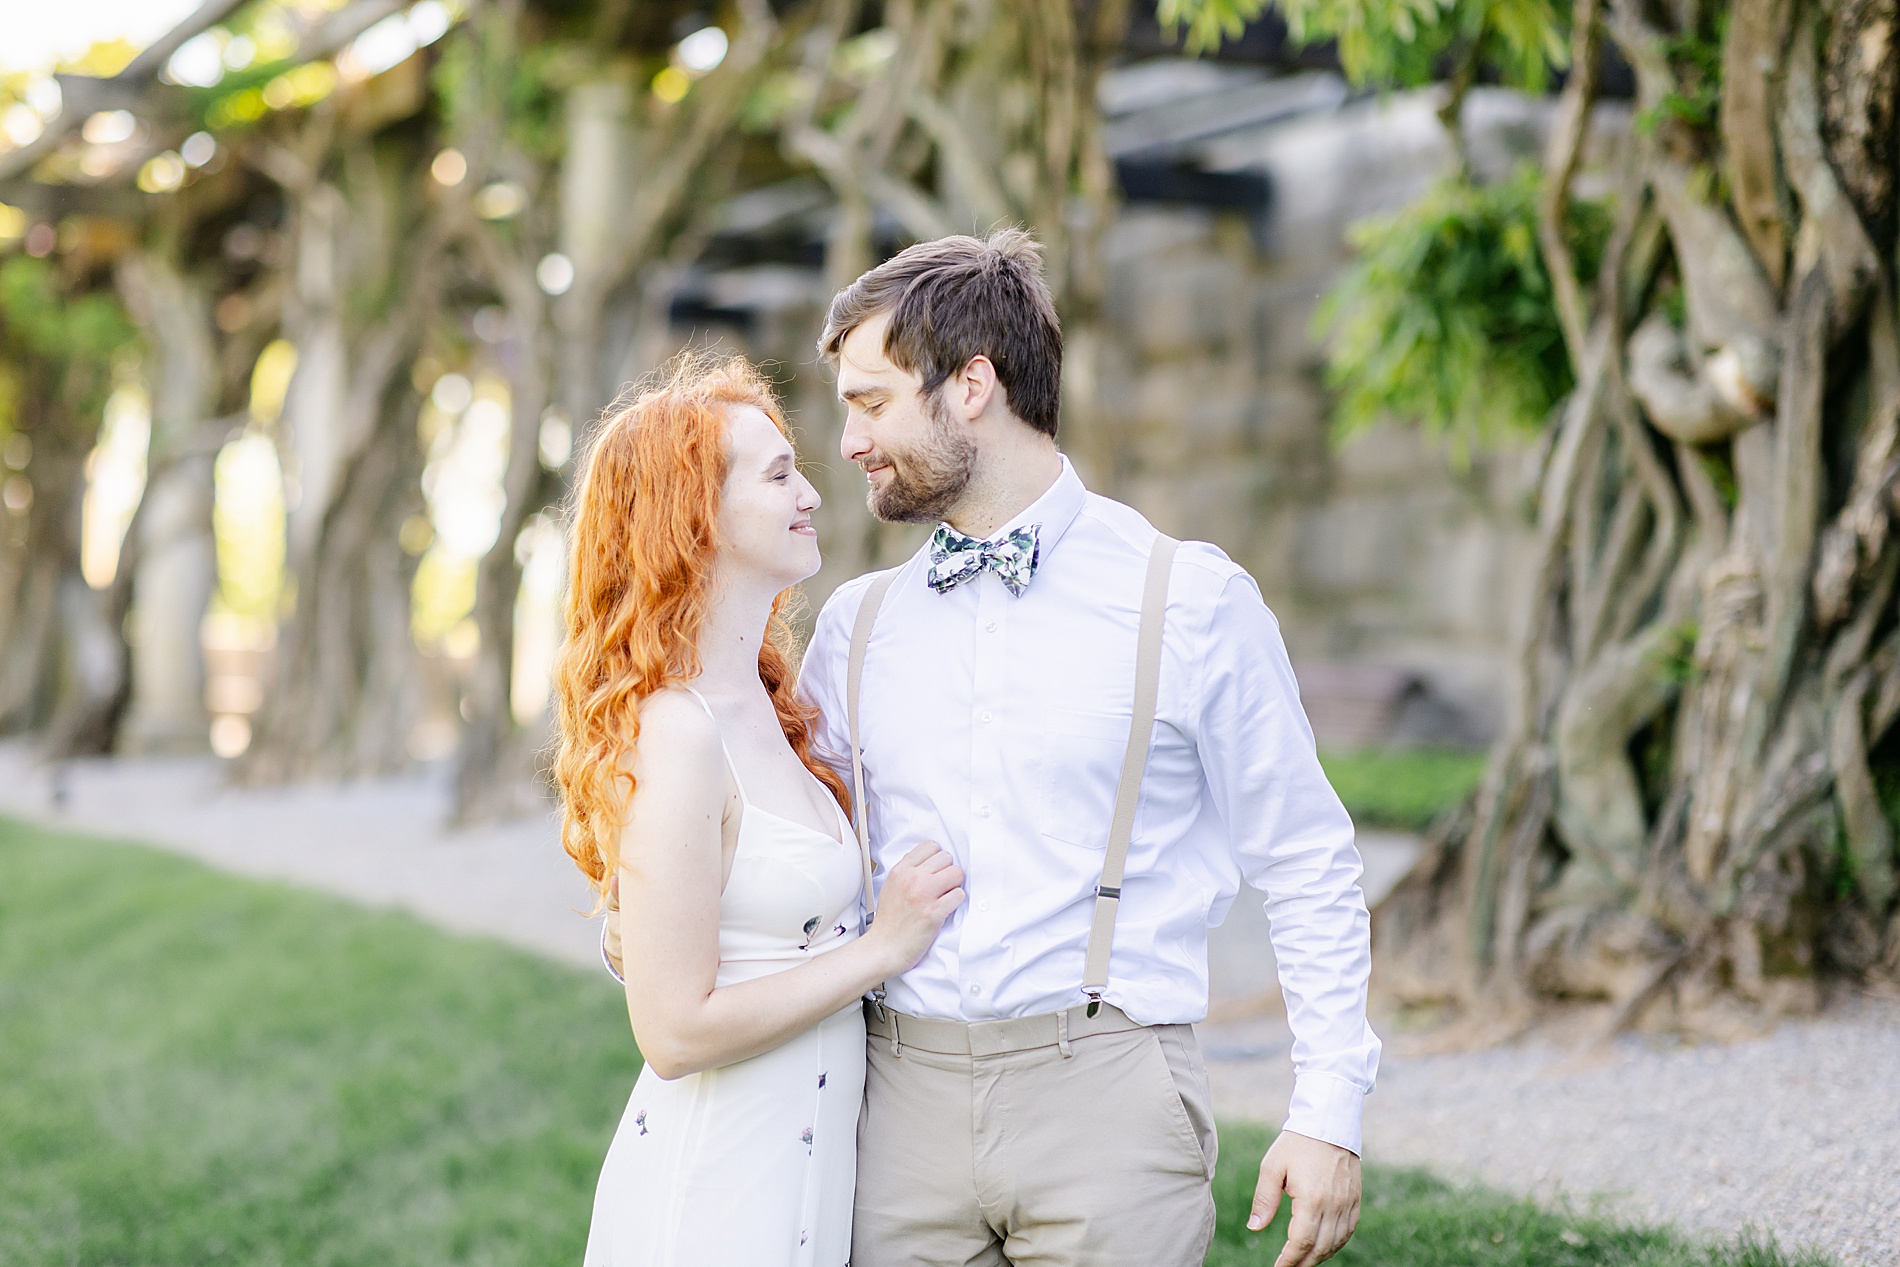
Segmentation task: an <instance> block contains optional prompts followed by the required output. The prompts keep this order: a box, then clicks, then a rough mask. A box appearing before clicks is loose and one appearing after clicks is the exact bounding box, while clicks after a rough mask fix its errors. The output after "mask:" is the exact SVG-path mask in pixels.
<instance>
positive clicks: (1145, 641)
mask: <svg viewBox="0 0 1900 1267" xmlns="http://www.w3.org/2000/svg"><path fill="white" fill-rule="evenodd" d="M1178 545H1180V542H1178V541H1176V540H1175V539H1174V538H1173V537H1170V536H1167V535H1165V534H1157V535H1156V537H1155V544H1154V549H1153V550H1152V551H1150V552H1149V555H1148V576H1147V580H1146V582H1145V583H1144V585H1143V588H1142V594H1141V626H1140V629H1139V632H1138V633H1137V634H1136V636H1135V715H1134V718H1133V720H1132V721H1131V722H1130V723H1129V727H1128V749H1127V751H1126V752H1124V753H1123V754H1122V774H1121V783H1120V785H1119V786H1118V787H1117V788H1116V790H1115V816H1114V818H1113V819H1111V820H1110V826H1109V829H1108V852H1107V854H1106V855H1105V856H1104V857H1103V859H1102V878H1101V880H1100V882H1099V883H1097V884H1096V886H1095V919H1094V922H1093V923H1092V924H1091V925H1090V927H1089V948H1088V957H1087V959H1086V960H1085V961H1084V967H1083V970H1082V992H1083V993H1084V994H1086V995H1088V998H1089V1015H1090V1016H1094V1015H1095V1014H1096V1012H1098V1011H1099V1010H1100V1009H1101V1005H1102V990H1103V988H1104V987H1106V986H1107V985H1108V959H1109V954H1110V952H1111V950H1112V949H1113V947H1114V944H1115V913H1116V910H1117V909H1118V908H1119V906H1120V904H1121V896H1122V871H1123V869H1124V868H1125V867H1126V866H1127V865H1128V842H1129V840H1130V839H1131V838H1132V837H1133V836H1134V833H1135V807H1136V804H1137V802H1138V800H1139V799H1140V796H1141V776H1142V772H1143V771H1144V770H1146V769H1147V766H1148V745H1149V741H1150V739H1151V738H1152V736H1153V733H1154V721H1155V701H1156V698H1157V696H1158V695H1159V693H1160V687H1161V630H1162V623H1163V619H1164V616H1165V614H1166V611H1167V606H1168V577H1169V575H1170V573H1171V571H1172V569H1173V565H1174V551H1175V547H1176V546H1178ZM900 570H901V569H898V568H893V569H891V570H890V571H888V572H886V573H884V574H883V575H882V576H880V577H878V578H877V579H876V580H874V581H872V582H871V585H870V588H869V589H867V590H865V592H864V599H863V601H862V602H860V603H859V604H858V619H857V623H856V624H855V625H854V626H853V627H852V630H851V659H850V662H849V667H848V668H847V669H846V674H845V714H846V719H847V724H848V726H849V728H850V732H851V794H852V808H853V814H852V817H853V819H854V825H855V826H856V828H857V832H858V851H859V853H860V855H861V859H862V862H863V864H864V903H865V907H866V909H867V910H868V909H869V908H870V906H871V901H872V898H871V870H872V868H871V826H870V823H869V821H868V818H867V816H866V814H865V808H864V804H865V798H864V745H863V744H862V743H861V742H860V740H859V737H858V693H859V688H860V686H861V685H862V684H863V681H864V649H865V647H866V646H867V645H868V644H869V643H870V640H871V626H872V625H874V624H875V623H877V612H878V608H879V607H881V606H883V604H884V595H885V593H886V592H887V591H888V590H889V589H890V588H891V582H892V581H894V580H896V579H897V574H898V572H899V571H900ZM871 996H872V998H873V999H875V1000H877V1001H878V1002H879V1003H880V1004H881V1003H882V1001H883V997H884V990H883V988H882V987H881V986H880V987H879V988H878V989H876V990H873V991H872V992H871Z"/></svg>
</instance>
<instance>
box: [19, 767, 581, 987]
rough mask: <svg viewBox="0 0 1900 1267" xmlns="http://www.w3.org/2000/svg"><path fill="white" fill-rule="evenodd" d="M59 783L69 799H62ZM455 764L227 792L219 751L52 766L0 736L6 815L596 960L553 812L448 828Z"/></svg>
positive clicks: (573, 958) (576, 959)
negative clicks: (393, 775) (340, 781)
mask: <svg viewBox="0 0 1900 1267" xmlns="http://www.w3.org/2000/svg"><path fill="white" fill-rule="evenodd" d="M56 788H58V789H60V790H62V791H63V795H56ZM448 796H449V788H448V783H447V772H446V771H436V772H430V773H424V774H419V775H416V776H414V777H411V778H400V779H375V780H359V781H357V782H353V783H349V784H344V785H337V784H322V783H313V784H302V785H298V786H294V787H286V788H243V789H239V788H231V787H227V786H226V785H225V784H224V781H223V775H222V771H221V769H220V768H219V764H218V763H217V762H216V761H214V760H213V759H211V758H176V759H157V758H145V759H140V760H136V761H75V762H71V763H68V764H67V765H65V766H64V767H62V770H61V772H60V774H59V775H58V776H57V777H56V776H55V774H54V773H53V772H52V771H50V770H48V769H47V768H46V767H44V766H41V765H39V764H38V763H36V762H35V761H34V760H33V759H32V758H31V757H30V756H29V754H28V753H27V751H26V750H25V749H24V748H22V747H21V746H19V745H18V744H14V743H7V744H0V813H9V814H15V815H18V816H20V817H23V818H31V819H34V820H36V821H39V822H44V823H49V824H52V825H56V826H63V827H71V828H74V829H76V830H81V831H88V832H92V833H94V834H96V835H101V836H116V837H121V838H126V839H137V840H142V841H147V842H150V843H153V844H157V845H162V846H164V847H165V848H167V849H171V850H175V851H176V852H178V853H183V854H188V855H190V856H192V857H194V858H198V859H200V860H201V861H204V862H207V863H209V864H211V865H212V866H215V867H219V868H221V869H223V870H226V871H234V872H237V873H238V874H240V875H249V876H256V877H259V878H262V879H271V880H287V881H290V882H291V883H293V884H300V885H304V886H306V887H308V888H313V889H320V890H322V891H324V892H327V893H334V894H336V895H338V896H340V897H346V898H349V899H351V900H352V901H356V902H361V903H363V904H365V905H368V906H390V907H397V908H400V909H402V910H406V911H409V912H410V913H412V914H414V915H418V916H420V917H422V918H423V919H425V920H428V921H430V922H431V923H434V924H436V925H439V926H440V927H443V928H449V929H453V930H455V931H456V932H463V933H485V934H487V935H489V936H492V937H497V938H500V939H501V940H502V941H505V942H509V943H512V944H513V945H516V946H520V947H522V948H523V949H525V950H531V951H534V952H536V953H537V954H543V955H548V956H550V957H552V958H555V959H562V960H566V961H567V962H569V963H574V964H581V965H590V964H597V963H599V962H600V950H599V946H600V929H599V927H598V926H597V925H595V924H594V923H593V921H591V920H589V919H587V918H586V917H585V916H584V914H583V912H586V911H588V910H591V909H592V908H593V904H594V903H593V894H592V892H591V891H590V890H589V889H588V887H587V883H586V881H585V880H583V879H582V878H581V874H580V872H578V871H577V870H575V869H574V864H573V863H572V862H570V861H568V858H567V855H566V854H565V853H563V852H561V844H560V831H559V828H558V827H557V826H556V823H555V819H554V815H553V813H552V811H550V812H549V813H547V814H546V815H543V816H540V817H536V818H528V819H520V820H517V821H515V822H510V823H501V824H497V825H494V826H490V827H482V828H479V829H476V830H473V831H458V832H451V831H449V830H447V829H446V828H445V827H444V825H443V822H444V817H445V815H446V813H447V810H448V803H449V801H448Z"/></svg>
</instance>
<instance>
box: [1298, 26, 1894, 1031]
mask: <svg viewBox="0 0 1900 1267" xmlns="http://www.w3.org/2000/svg"><path fill="white" fill-rule="evenodd" d="M1285 7H1286V8H1287V9H1288V10H1289V12H1290V15H1291V16H1292V17H1293V18H1294V20H1295V24H1296V25H1297V23H1298V21H1299V19H1300V18H1301V17H1302V16H1303V14H1302V11H1303V10H1307V11H1308V12H1306V13H1304V16H1306V17H1307V18H1309V19H1311V20H1312V21H1315V22H1319V21H1322V20H1324V21H1326V22H1329V23H1330V24H1331V25H1330V27H1329V28H1328V29H1329V30H1330V31H1332V32H1333V33H1337V34H1339V35H1340V36H1341V39H1342V45H1341V47H1342V50H1343V51H1344V53H1345V54H1346V59H1347V64H1348V67H1349V69H1350V68H1351V67H1352V66H1353V65H1354V58H1355V56H1356V57H1357V64H1358V66H1359V68H1360V70H1361V71H1362V73H1364V74H1367V75H1369V76H1371V77H1380V76H1383V77H1384V78H1386V79H1387V80H1388V81H1394V80H1396V81H1400V82H1402V81H1404V79H1405V78H1406V77H1407V76H1408V75H1411V76H1415V77H1420V78H1422V77H1424V76H1427V75H1430V74H1433V73H1445V72H1446V70H1447V68H1449V76H1450V83H1449V86H1448V87H1449V92H1448V109H1447V112H1446V114H1445V115H1444V116H1443V117H1444V118H1445V119H1446V120H1447V122H1448V125H1449V126H1451V127H1453V128H1456V126H1457V103H1458V96H1459V94H1460V93H1461V91H1462V90H1463V88H1464V87H1466V86H1468V85H1469V84H1470V83H1471V82H1472V81H1473V79H1474V77H1475V76H1477V75H1480V74H1499V75H1502V77H1504V78H1505V79H1507V80H1511V79H1516V80H1519V81H1523V80H1525V79H1527V78H1529V79H1534V78H1535V77H1536V76H1537V75H1538V74H1540V73H1541V70H1540V67H1539V66H1538V63H1539V62H1540V61H1547V63H1548V64H1549V65H1551V66H1554V67H1558V68H1567V70H1566V71H1565V79H1564V82H1563V84H1562V89H1561V94H1560V96H1559V98H1558V106H1557V110H1556V112H1555V118H1554V121H1553V124H1552V129H1551V134H1550V137H1549V142H1548V149H1547V152H1546V154H1545V157H1544V161H1543V164H1542V169H1541V171H1538V172H1532V173H1527V174H1523V175H1520V176H1519V177H1516V178H1514V179H1512V180H1510V181H1506V182H1500V183H1496V184H1493V185H1491V186H1489V187H1483V186H1479V185H1477V184H1475V183H1474V181H1473V178H1472V177H1471V176H1470V175H1469V174H1467V173H1462V172H1461V173H1459V174H1457V175H1455V176H1454V177H1453V178H1452V180H1451V181H1450V182H1448V184H1447V185H1446V186H1444V187H1441V188H1440V189H1437V190H1435V191H1434V192H1433V193H1432V194H1431V195H1430V196H1429V197H1428V198H1427V199H1426V202H1425V203H1424V204H1421V206H1420V207H1417V208H1413V209H1412V210H1410V211H1407V212H1405V213H1402V214H1401V215H1399V216H1397V217H1395V218H1393V219H1392V220H1391V221H1389V222H1387V223H1384V224H1381V225H1375V226H1367V227H1365V228H1363V229H1361V230H1360V231H1359V243H1360V246H1361V247H1362V249H1363V251H1364V252H1365V254H1364V257H1363V259H1362V262H1361V263H1360V265H1359V266H1358V268H1357V269H1356V270H1355V273H1354V274H1353V275H1352V276H1351V277H1349V278H1348V279H1347V280H1346V282H1345V283H1344V284H1343V286H1342V289H1341V291H1340V292H1339V293H1338V295H1336V296H1335V300H1334V308H1333V313H1334V332H1333V333H1334V337H1335V340H1336V342H1335V344H1334V349H1333V361H1332V371H1333V376H1334V379H1335V381H1336V383H1337V384H1338V385H1339V387H1340V388H1341V390H1342V406H1343V408H1344V409H1345V411H1346V413H1347V418H1346V421H1348V422H1350V421H1351V420H1352V418H1353V417H1354V416H1356V415H1363V414H1365V413H1367V412H1368V411H1376V410H1378V409H1379V408H1381V407H1384V408H1386V409H1389V410H1390V411H1392V412H1395V413H1398V414H1401V415H1406V414H1409V415H1410V416H1412V417H1414V418H1417V419H1420V420H1422V421H1424V422H1426V423H1427V424H1430V425H1434V426H1436V427H1438V428H1440V429H1441V430H1443V431H1445V432H1447V433H1448V434H1449V435H1450V436H1451V437H1452V439H1453V440H1454V441H1455V442H1456V443H1458V444H1470V443H1479V444H1482V443H1484V442H1485V441H1486V439H1487V437H1489V436H1493V435H1495V434H1497V428H1498V427H1499V426H1500V425H1511V419H1509V418H1503V419H1501V418H1500V417H1499V414H1500V412H1502V413H1504V414H1510V413H1512V412H1515V414H1516V425H1518V426H1520V427H1527V428H1528V429H1529V430H1532V431H1534V432H1536V433H1537V449H1536V454H1537V458H1538V475H1537V482H1536V489H1535V494H1534V504H1533V509H1532V513H1533V514H1534V518H1535V530H1536V567H1535V574H1534V577H1533V580H1532V584H1531V586H1530V588H1529V590H1528V591H1527V592H1525V593H1524V594H1522V595H1521V598H1520V601H1521V602H1522V604H1523V609H1524V610H1523V615H1522V619H1523V626H1522V628H1523V632H1522V641H1521V644H1520V647H1519V651H1518V655H1517V660H1516V663H1515V664H1514V665H1512V666H1511V667H1512V670H1513V673H1514V685H1513V688H1512V690H1513V697H1512V698H1513V710H1512V715H1511V717H1510V719H1509V722H1508V726H1507V732H1506V733H1505V734H1504V736H1503V738H1502V739H1501V740H1500V741H1499V742H1498V744H1497V746H1496V748H1495V749H1494V751H1493V753H1492V757H1491V761H1490V764H1489V767H1488V771H1487V775H1486V778H1485V780H1484V782H1483V785H1482V787H1481V789H1480V790H1479V791H1478V793H1477V794H1476V795H1475V797H1474V798H1473V800H1472V801H1471V802H1470V803H1469V804H1468V805H1467V806H1466V807H1465V809H1464V810H1463V811H1462V812H1460V813H1459V814H1457V815H1455V816H1453V817H1452V818H1451V819H1450V820H1449V821H1442V822H1441V823H1440V824H1439V825H1438V829H1437V830H1436V831H1435V833H1434V834H1433V836H1432V839H1431V840H1430V842H1429V847H1428V850H1427V853H1426V855H1425V857H1424V858H1423V859H1422V860H1421V862H1420V863H1419V865H1418V866H1417V867H1416V868H1415V869H1414V871H1413V872H1412V874H1411V875H1410V876H1409V877H1408V878H1407V880H1406V881H1405V882H1404V884H1403V885H1402V886H1401V887H1400V889H1399V890H1398V891H1397V892H1396V893H1395V894H1394V895H1393V896H1392V897H1391V898H1390V899H1388V900H1387V901H1386V902H1385V903H1384V905H1383V907H1382V909H1381V910H1380V911H1379V912H1378V913H1377V916H1376V923H1375V930H1376V931H1375V938H1376V943H1377V953H1378V954H1379V955H1380V958H1381V960H1382V968H1383V974H1382V976H1383V980H1384V982H1385V984H1386V986H1387V987H1388V988H1389V989H1390V990H1391V991H1392V992H1393V993H1394V994H1395V995H1396V996H1397V997H1399V998H1400V999H1407V1000H1412V1001H1415V1002H1425V1001H1429V1000H1439V1001H1444V1000H1461V1001H1466V1002H1478V1003H1481V1004H1482V1007H1481V1008H1480V1009H1479V1010H1480V1012H1481V1013H1482V1014H1488V1015H1492V1016H1497V1015H1500V1014H1501V1015H1503V1016H1506V1017H1512V1016H1515V1017H1518V1018H1522V1017H1525V1016H1528V1015H1531V1014H1532V1012H1533V1009H1532V1008H1531V1007H1530V1006H1529V1005H1532V1004H1534V1003H1536V1002H1538V1001H1540V1000H1553V999H1565V1000H1596V1001H1601V1002H1606V1003H1607V1004H1608V1005H1609V1006H1608V1010H1607V1014H1608V1019H1609V1023H1610V1026H1611V1027H1612V1028H1616V1027H1620V1026H1623V1025H1626V1024H1630V1023H1633V1022H1635V1021H1637V1020H1639V1019H1640V1020H1648V1021H1655V1022H1659V1023H1664V1024H1671V1023H1674V1024H1682V1025H1687V1026H1690V1027H1694V1026H1695V1025H1697V1024H1699V1023H1702V1022H1704V1021H1706V1020H1708V1019H1709V1018H1711V1017H1712V1016H1717V1015H1719V1014H1721V1013H1722V1012H1724V1011H1725V1010H1733V1009H1734V1008H1736V1007H1737V1006H1738V1005H1739V1006H1742V1007H1748V1008H1751V1009H1766V1010H1768V1011H1770V1012H1774V1011H1783V1010H1788V1009H1798V1008H1802V1007H1806V1006H1810V1005H1811V1004H1812V1002H1813V1001H1814V1000H1815V998H1816V996H1817V982H1820V981H1824V980H1825V979H1826V978H1827V977H1828V976H1829V975H1830V974H1838V973H1848V974H1865V973H1869V972H1881V971H1885V972H1888V973H1891V972H1893V971H1894V970H1895V969H1896V968H1897V967H1900V919H1897V918H1896V916H1895V911H1894V905H1895V903H1894V899H1895V893H1896V891H1895V883H1894V861H1895V859H1894V822H1895V815H1896V811H1900V796H1896V793H1897V792H1900V734H1897V733H1896V732H1895V731H1894V727H1893V723H1894V721H1895V720H1896V717H1900V619H1897V618H1896V608H1895V579H1896V572H1897V571H1900V539H1897V534H1896V533H1894V532H1893V531H1892V528H1893V520H1894V516H1895V513H1896V504H1897V503H1896V488H1897V487H1900V485H1897V484H1896V481H1897V480H1900V324H1897V322H1896V314H1895V288H1894V265H1895V246H1896V241H1895V204H1894V165H1895V148H1894V147H1895V131H1894V123H1895V115H1894V108H1895V84H1896V73H1897V72H1900V60H1896V58H1895V55H1894V49H1893V37H1894V27H1895V19H1896V16H1900V15H1897V13H1896V6H1895V5H1894V4H1893V3H1892V2H1891V0H1845V2H1843V3H1831V4H1830V3H1816V2H1814V0H1733V3H1728V4H1722V3H1708V2H1699V0H1679V2H1676V3H1646V2H1645V0H1607V3H1603V2H1599V0H1579V2H1578V3H1576V4H1575V6H1574V7H1572V8H1570V9H1569V11H1568V12H1565V11H1563V10H1561V9H1557V8H1551V7H1546V6H1543V5H1541V4H1536V3H1521V2H1509V3H1484V2H1483V0H1476V2H1471V3H1463V4H1454V5H1452V6H1450V7H1449V8H1448V9H1446V10H1444V11H1442V12H1441V13H1440V14H1439V17H1438V21H1439V23H1440V25H1439V27H1437V28H1436V29H1433V28H1420V29H1416V30H1414V31H1413V32H1412V33H1411V38H1410V40H1409V41H1408V40H1407V39H1402V38H1401V37H1400V36H1399V34H1397V32H1398V31H1400V30H1401V29H1403V27H1402V24H1401V23H1400V21H1399V19H1400V18H1401V17H1402V16H1404V13H1406V12H1410V10H1411V6H1404V5H1386V4H1383V3H1377V2H1374V3H1365V4H1360V5H1354V6H1349V8H1350V9H1351V10H1352V12H1351V14H1350V15H1349V16H1350V19H1351V20H1350V21H1344V20H1342V19H1341V18H1340V16H1339V11H1338V10H1336V9H1331V8H1328V7H1327V6H1319V5H1311V6H1308V5H1303V4H1295V3H1291V2H1289V3H1288V4H1287V5H1286V6H1285ZM1421 58H1423V59H1424V60H1420V59H1421ZM1605 67H1611V68H1614V69H1616V70H1618V71H1619V72H1622V73H1629V72H1633V85H1634V93H1635V102H1634V111H1633V116H1632V123H1631V125H1630V126H1629V127H1628V128H1627V129H1625V130H1624V131H1623V135H1622V137H1621V138H1620V141H1619V143H1618V144H1616V145H1615V146H1614V147H1613V149H1614V152H1613V154H1612V155H1611V156H1610V157H1609V158H1608V159H1607V161H1606V162H1605V167H1606V168H1607V173H1608V176H1609V180H1608V184H1609V189H1608V192H1607V196H1604V197H1599V198H1596V199H1594V200H1591V201H1586V200H1583V199H1581V198H1579V197H1578V196H1577V193H1576V182H1577V176H1578V173H1579V168H1580V165H1581V163H1582V161H1583V156H1584V148H1585V142H1586V139H1587V138H1588V137H1589V136H1590V134H1591V126H1590V123H1591V117H1592V114H1593V107H1595V106H1596V105H1597V99H1598V95H1599V88H1600V85H1601V84H1602V82H1603V74H1602V72H1603V70H1604V68H1605ZM1533 243H1534V246H1533ZM1545 405H1548V411H1547V412H1545V411H1544V409H1543V408H1542V407H1543V406H1545Z"/></svg>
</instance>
